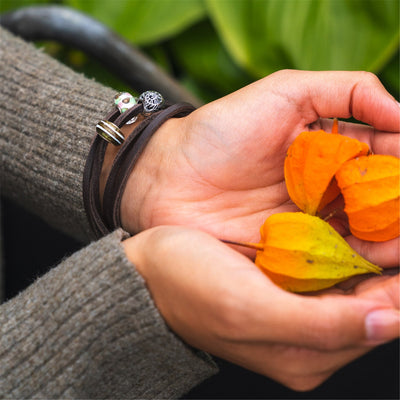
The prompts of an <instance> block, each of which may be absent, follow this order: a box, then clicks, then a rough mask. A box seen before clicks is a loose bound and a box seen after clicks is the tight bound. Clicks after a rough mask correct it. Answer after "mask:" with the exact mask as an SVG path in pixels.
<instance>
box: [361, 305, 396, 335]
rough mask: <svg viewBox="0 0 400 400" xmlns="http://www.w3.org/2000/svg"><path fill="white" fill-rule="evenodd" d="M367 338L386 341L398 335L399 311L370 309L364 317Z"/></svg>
mask: <svg viewBox="0 0 400 400" xmlns="http://www.w3.org/2000/svg"><path fill="white" fill-rule="evenodd" d="M365 329H366V333H367V339H368V340H370V341H373V342H387V341H389V340H392V339H395V338H397V337H399V335H400V312H399V311H397V310H389V309H386V310H376V311H371V312H370V313H369V314H368V315H367V317H366V319H365Z"/></svg>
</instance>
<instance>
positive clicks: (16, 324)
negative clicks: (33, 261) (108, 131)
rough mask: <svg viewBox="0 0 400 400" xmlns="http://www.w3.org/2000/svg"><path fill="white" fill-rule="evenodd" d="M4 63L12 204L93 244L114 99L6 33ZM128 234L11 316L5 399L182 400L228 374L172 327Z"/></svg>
mask: <svg viewBox="0 0 400 400" xmlns="http://www.w3.org/2000/svg"><path fill="white" fill-rule="evenodd" d="M0 60H1V61H0V109H1V114H0V148H1V169H2V170H1V182H0V183H1V190H2V194H3V195H5V196H7V197H9V198H11V199H13V200H14V201H17V202H18V203H19V204H21V205H23V206H24V207H26V208H27V209H28V210H30V211H33V212H34V213H36V214H37V215H39V216H41V217H42V218H43V219H45V220H46V221H48V222H49V223H50V224H51V225H53V226H55V227H57V228H58V229H60V230H62V231H64V232H66V233H69V234H71V235H73V236H75V237H76V238H81V239H83V240H87V239H88V238H90V232H89V226H88V222H87V219H86V216H85V213H84V209H83V205H82V193H81V184H82V173H83V168H84V163H85V159H86V155H87V152H88V150H89V146H90V142H91V140H92V137H93V134H94V130H93V126H94V125H95V123H96V122H97V120H98V119H100V118H101V117H102V116H103V115H104V113H105V112H106V111H107V110H108V109H109V107H110V99H112V96H113V94H114V91H112V90H110V89H107V88H104V87H102V86H101V85H99V84H97V83H95V82H93V81H90V80H87V79H86V78H84V77H83V76H81V75H78V74H75V73H73V72H71V71H70V70H69V69H68V68H66V67H64V66H62V65H60V64H59V63H58V62H57V61H55V60H52V59H51V58H50V57H48V56H46V55H44V54H42V53H40V52H38V51H37V50H35V49H34V48H33V47H32V46H31V45H28V44H26V43H24V42H23V41H21V40H19V39H16V38H14V37H13V36H12V35H10V34H9V33H7V32H5V31H4V30H2V29H1V28H0ZM123 235H124V233H123V232H122V231H117V232H114V233H113V234H111V235H109V236H107V237H105V238H103V239H102V240H100V241H98V242H93V243H92V244H90V245H89V246H87V247H86V248H84V249H83V250H81V251H80V252H77V253H76V254H74V255H73V256H71V257H70V258H68V259H66V260H64V261H63V262H62V263H61V264H60V265H58V266H57V267H55V268H53V269H52V270H50V272H48V273H47V274H45V275H44V276H43V277H42V278H40V279H39V280H37V281H36V282H35V283H33V284H32V285H31V286H30V287H29V288H28V289H26V290H25V291H24V292H22V293H21V294H20V295H19V296H17V297H15V298H13V299H11V300H9V301H8V302H7V303H4V304H2V305H1V306H0V398H1V399H3V398H6V399H22V398H42V399H44V398H46V399H55V398H63V399H65V398H79V399H89V398H90V399H92V398H108V399H128V398H129V399H133V398H141V399H148V398H160V399H161V398H162V399H164V398H176V397H180V396H182V395H183V394H184V393H185V392H187V391H188V390H190V389H191V388H192V387H194V386H196V385H197V384H198V383H200V382H201V381H202V380H204V379H205V378H207V377H208V376H210V375H212V374H213V373H215V372H216V366H215V364H214V362H213V361H212V360H211V358H210V357H209V356H208V355H207V354H205V353H203V352H200V351H197V350H195V349H193V348H191V347H189V346H187V345H186V344H185V343H183V342H182V341H181V340H180V339H179V338H178V337H177V336H176V335H175V334H174V333H173V332H171V331H170V330H169V329H168V327H167V326H166V325H165V323H164V321H163V319H162V318H161V316H160V314H159V312H158V310H157V309H156V307H155V306H154V304H153V302H152V299H151V297H150V294H149V292H148V291H147V288H146V285H145V282H144V281H143V279H142V278H141V276H140V275H139V274H138V273H137V271H136V270H135V268H134V266H133V265H132V264H131V263H130V262H129V261H128V260H127V259H126V257H125V253H124V251H123V247H122V246H121V240H122V239H123ZM21 251H23V249H21ZM0 284H1V271H0Z"/></svg>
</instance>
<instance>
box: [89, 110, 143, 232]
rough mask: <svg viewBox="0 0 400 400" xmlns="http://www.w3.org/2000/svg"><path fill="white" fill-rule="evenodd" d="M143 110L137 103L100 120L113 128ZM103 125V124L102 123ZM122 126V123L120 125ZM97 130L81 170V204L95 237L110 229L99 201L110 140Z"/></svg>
mask: <svg viewBox="0 0 400 400" xmlns="http://www.w3.org/2000/svg"><path fill="white" fill-rule="evenodd" d="M141 111H143V105H137V106H135V107H133V108H131V109H130V110H128V111H127V112H125V113H123V114H121V115H120V113H119V111H118V110H117V111H113V112H111V113H110V114H108V115H107V117H106V118H107V119H106V120H105V121H100V122H99V123H98V124H97V126H98V125H99V124H100V123H101V122H107V123H111V124H112V125H113V126H114V128H113V129H115V127H116V128H118V130H119V127H118V125H116V124H124V123H126V121H127V120H130V119H132V118H134V117H135V116H137V115H138V114H139V112H141ZM102 126H103V127H105V126H104V125H102ZM121 126H122V125H121ZM96 130H97V133H98V134H97V135H95V137H94V139H93V141H92V144H91V147H90V150H89V153H88V156H87V159H86V164H85V169H84V172H83V183H82V189H83V204H84V207H85V211H86V215H87V217H88V220H89V224H90V226H91V228H92V231H93V233H94V235H95V237H96V238H99V237H101V236H104V235H106V234H108V233H110V231H109V230H108V229H107V227H106V225H105V223H104V219H103V215H102V214H103V213H102V207H101V202H100V174H101V170H102V166H103V162H104V156H105V153H106V149H107V145H108V142H110V143H113V142H112V141H110V140H108V139H105V136H104V135H103V134H100V132H101V130H100V129H96Z"/></svg>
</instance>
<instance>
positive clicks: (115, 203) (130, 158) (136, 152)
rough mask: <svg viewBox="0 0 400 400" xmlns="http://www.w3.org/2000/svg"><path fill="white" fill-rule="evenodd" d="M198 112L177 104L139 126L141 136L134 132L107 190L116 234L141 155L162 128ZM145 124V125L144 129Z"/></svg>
mask: <svg viewBox="0 0 400 400" xmlns="http://www.w3.org/2000/svg"><path fill="white" fill-rule="evenodd" d="M194 110H195V107H194V106H192V105H191V104H189V103H178V104H174V105H172V106H170V107H168V108H166V109H165V110H163V111H159V112H157V113H155V114H153V115H152V116H151V117H150V118H149V119H148V120H145V121H143V122H142V123H141V125H139V126H138V127H137V129H138V130H139V131H140V134H135V133H134V132H133V133H132V134H131V135H130V136H129V138H128V139H127V140H126V141H125V143H124V146H123V147H121V150H120V151H119V152H118V154H117V156H116V157H115V159H114V163H113V165H112V167H111V171H110V174H109V176H108V179H107V183H106V186H105V189H104V196H103V210H104V213H103V217H104V220H105V224H106V226H107V228H108V229H109V230H110V231H112V230H114V229H116V228H117V227H120V226H121V225H122V224H121V215H120V209H121V201H122V195H123V193H124V190H125V187H126V184H127V181H128V178H129V176H130V174H131V172H132V170H133V168H134V166H135V165H136V163H137V161H138V159H139V157H140V155H141V154H142V152H143V150H144V149H145V147H146V145H147V144H148V142H149V141H150V139H151V137H152V136H153V134H154V133H155V132H156V131H157V130H158V129H159V128H160V126H161V125H162V124H163V123H164V122H165V121H167V120H168V119H170V118H172V117H176V118H179V117H184V116H186V115H188V114H190V113H191V112H192V111H194ZM142 125H143V126H142Z"/></svg>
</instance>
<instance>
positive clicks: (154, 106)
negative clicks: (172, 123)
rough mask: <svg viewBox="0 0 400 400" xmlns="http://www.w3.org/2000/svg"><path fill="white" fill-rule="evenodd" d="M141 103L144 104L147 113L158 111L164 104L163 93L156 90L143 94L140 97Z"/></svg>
mask: <svg viewBox="0 0 400 400" xmlns="http://www.w3.org/2000/svg"><path fill="white" fill-rule="evenodd" d="M139 101H141V102H142V103H143V110H144V112H145V113H151V112H154V111H157V110H159V109H160V108H161V106H162V105H163V104H164V98H163V97H162V95H161V93H158V92H156V91H154V90H148V91H147V92H143V93H142V94H141V95H140V97H139Z"/></svg>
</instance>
